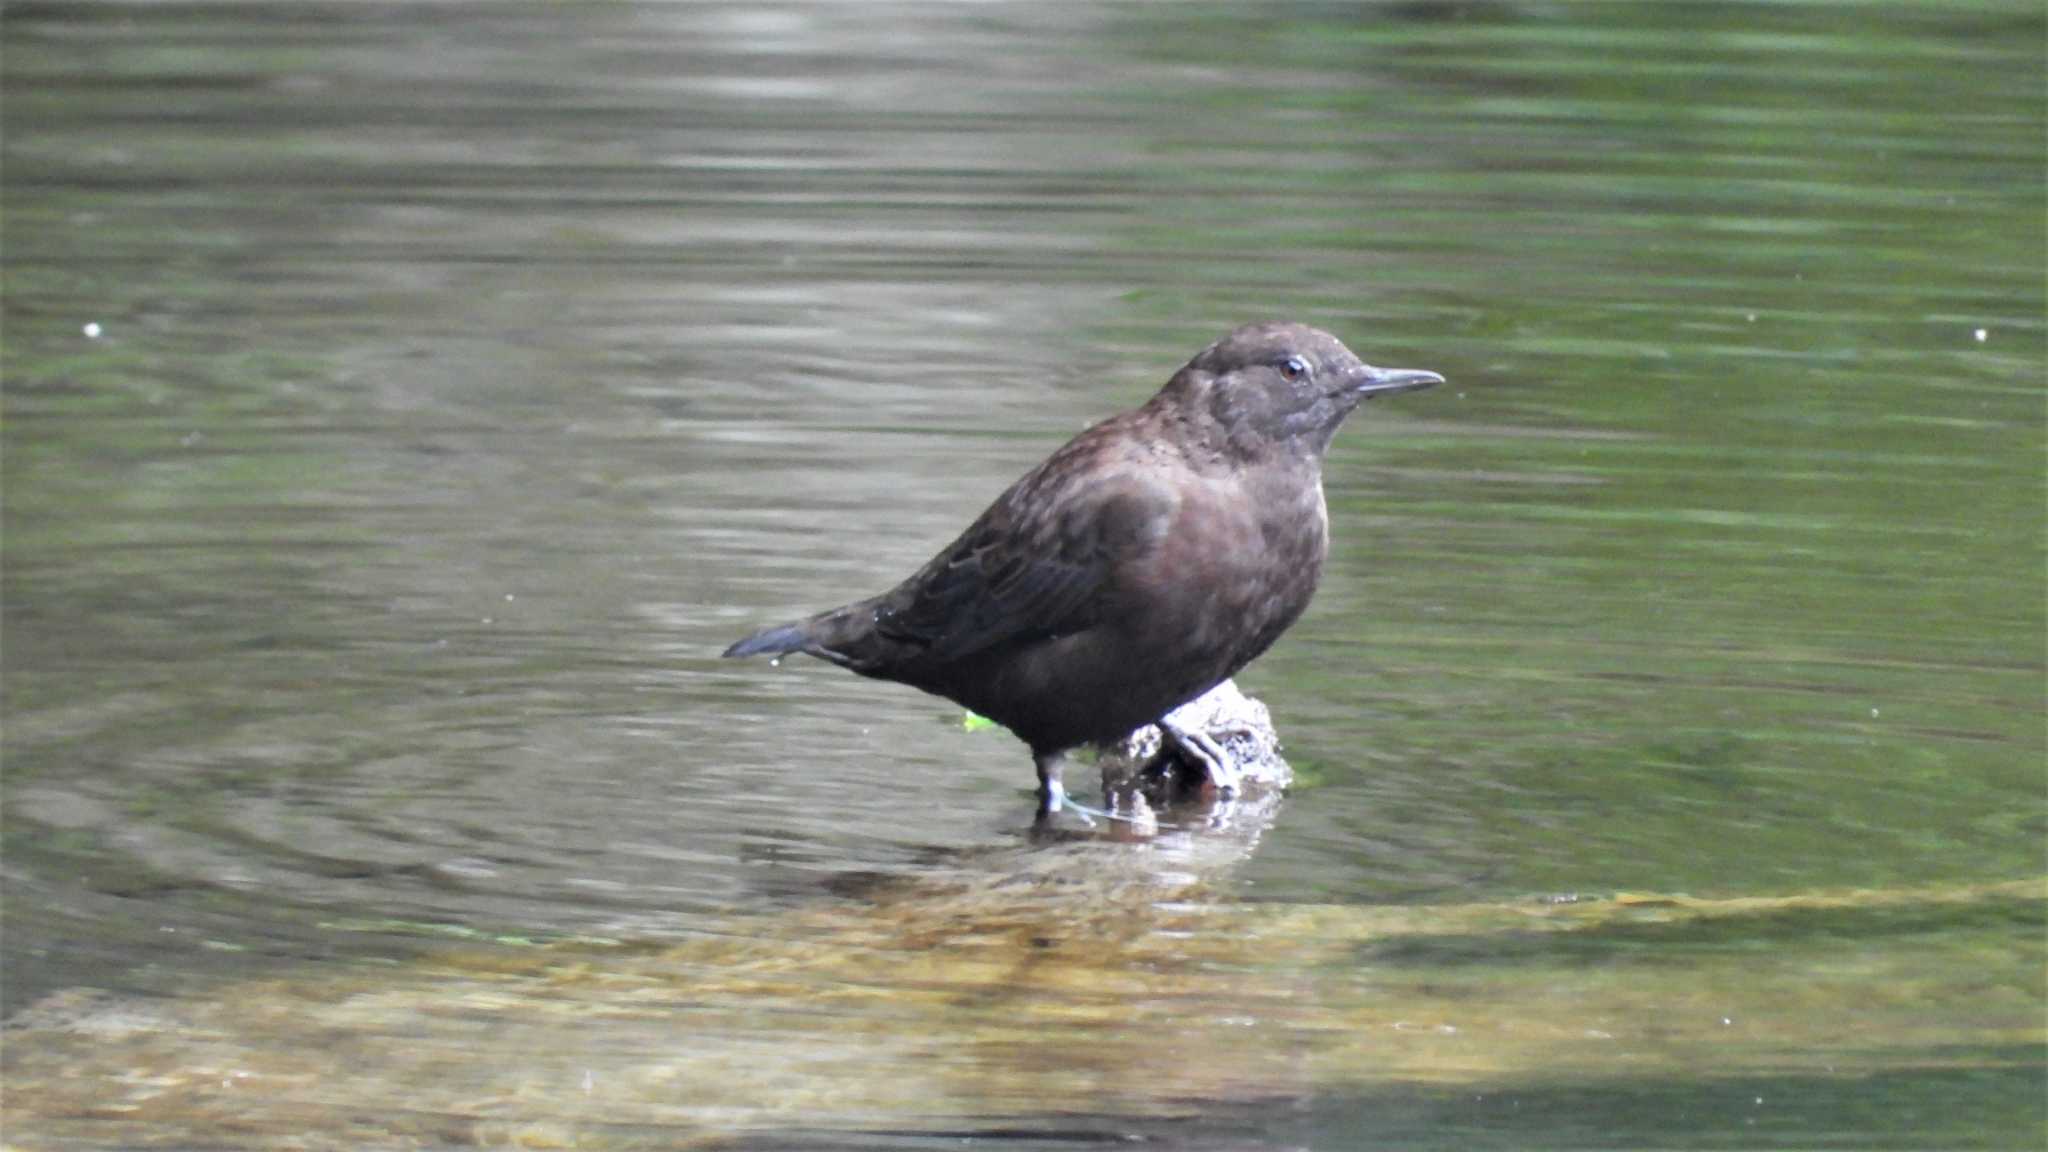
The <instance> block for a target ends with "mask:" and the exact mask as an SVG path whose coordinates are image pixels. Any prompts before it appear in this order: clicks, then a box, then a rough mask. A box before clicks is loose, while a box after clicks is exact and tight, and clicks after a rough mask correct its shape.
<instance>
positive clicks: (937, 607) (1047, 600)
mask: <svg viewBox="0 0 2048 1152" xmlns="http://www.w3.org/2000/svg"><path fill="white" fill-rule="evenodd" d="M1048 463H1050V462H1048ZM1059 475H1060V473H1059V470H1058V469H1052V470H1050V472H1049V473H1047V472H1046V471H1045V470H1041V473H1040V474H1035V475H1034V476H1031V477H1026V479H1025V480H1024V481H1021V482H1020V483H1019V484H1018V485H1017V487H1016V488H1013V489H1011V490H1010V491H1009V492H1007V493H1005V494H1004V495H1003V497H1002V498H1001V499H999V500H998V501H996V503H995V505H994V506H993V507H991V508H990V509H989V510H988V511H987V512H985V513H983V514H982V517H981V519H979V520H977V521H975V522H974V524H973V525H972V526H970V527H969V528H968V529H967V531H966V532H965V533H963V534H962V535H961V536H960V538H959V539H958V540H956V541H954V542H953V543H952V545H951V546H949V547H947V548H946V550H945V551H943V552H941V553H939V555H937V556H936V557H934V558H933V559H932V561H931V563H929V564H927V565H925V567H924V569H923V570H921V571H920V572H918V573H917V575H915V576H913V577H911V578H910V579H909V580H907V581H905V582H904V583H903V584H902V585H901V586H899V587H898V588H897V589H896V590H895V591H894V592H892V593H890V594H889V595H888V596H886V597H884V598H883V601H882V604H881V606H880V607H879V609H878V611H877V619H876V621H875V627H876V630H877V631H878V632H880V633H881V634H882V635H884V636H886V637H887V638H888V639H890V640H891V641H894V642H895V643H898V644H903V645H907V646H911V647H915V648H917V649H921V650H922V655H923V657H924V658H925V659H927V660H931V661H937V662H946V661H952V660H958V659H961V658H963V657H966V656H970V655H973V654H974V653H977V652H981V651H984V650H986V649H989V648H991V647H995V646H997V645H1004V644H1020V643H1031V642H1033V641H1037V640H1048V639H1052V638H1055V637H1058V636H1065V635H1071V634H1073V633H1076V632H1080V631H1084V630H1086V629H1088V628H1090V627H1093V626H1094V625H1095V624H1096V623H1098V622H1099V621H1100V620H1101V619H1102V618H1104V616H1105V615H1106V614H1108V613H1111V612H1114V611H1115V610H1116V604H1115V596H1114V589H1113V587H1112V586H1111V585H1112V579H1113V573H1114V571H1115V569H1116V568H1117V566H1119V565H1122V564H1128V563H1133V562H1138V561H1142V560H1143V558H1144V557H1145V555H1146V554H1148V553H1149V552H1150V551H1151V550H1152V549H1156V548H1158V547H1159V545H1160V543H1161V542H1162V541H1163V540H1164V539H1165V537H1166V532H1167V529H1168V527H1169V526H1170V525H1171V524H1172V521H1173V516H1174V511H1175V509H1176V507H1177V505H1178V503H1179V497H1178V495H1177V494H1176V493H1175V492H1174V491H1173V490H1172V489H1171V488H1170V487H1169V486H1166V485H1163V484H1159V483H1156V482H1148V481H1147V480H1146V479H1145V478H1143V477H1142V476H1141V475H1132V474H1125V475H1122V476H1116V477H1107V478H1104V477H1097V478H1094V479H1092V480H1090V481H1089V482H1088V483H1087V484H1086V485H1085V486H1078V485H1075V484H1064V485H1058V487H1059V488H1063V489H1064V490H1050V489H1053V488H1054V485H1053V484H1049V483H1033V481H1034V480H1039V479H1041V477H1043V479H1045V480H1049V481H1050V480H1056V479H1057V478H1058V477H1059Z"/></svg>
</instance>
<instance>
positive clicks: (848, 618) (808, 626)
mask: <svg viewBox="0 0 2048 1152" xmlns="http://www.w3.org/2000/svg"><path fill="white" fill-rule="evenodd" d="M873 640H874V603H873V602H872V601H868V600H863V601H861V602H860V603H858V604H848V605H847V606H846V607H844V608H834V609H833V610H831V611H830V612H820V613H818V614H817V615H816V616H813V617H811V618H810V619H808V620H798V621H797V622H796V623H794V624H778V625H776V626H775V627H773V628H763V629H761V630H760V631H759V632H756V633H754V634H753V635H752V636H749V637H747V638H746V639H744V640H741V641H739V642H738V643H736V644H734V645H733V646H732V647H730V648H727V649H726V650H725V655H727V656H735V657H737V656H782V655H786V654H788V653H790V652H803V653H807V654H809V655H812V656H816V657H817V658H819V659H820V660H830V661H831V662H832V663H834V664H837V665H839V666H841V667H843V668H852V669H854V670H856V671H858V670H859V669H860V668H861V666H862V665H863V664H864V663H865V659H866V657H867V656H868V655H869V653H868V651H867V649H869V648H870V647H872V645H873Z"/></svg>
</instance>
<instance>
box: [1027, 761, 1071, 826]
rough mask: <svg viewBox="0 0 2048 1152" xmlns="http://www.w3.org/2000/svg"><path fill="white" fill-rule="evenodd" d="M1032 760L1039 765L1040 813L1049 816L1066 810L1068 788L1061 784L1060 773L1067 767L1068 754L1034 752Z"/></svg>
mask: <svg viewBox="0 0 2048 1152" xmlns="http://www.w3.org/2000/svg"><path fill="white" fill-rule="evenodd" d="M1031 759H1032V760H1033V761H1034V762H1035V763H1036V764H1037V765H1038V811H1039V812H1040V813H1041V814H1047V813H1052V812H1057V811H1059V810H1060V809H1062V808H1065V807H1066V806H1067V786H1066V785H1065V784H1063V783H1061V782H1060V773H1061V772H1062V771H1063V770H1064V769H1065V768H1066V766H1067V758H1066V754H1065V753H1064V752H1033V753H1032V754H1031Z"/></svg>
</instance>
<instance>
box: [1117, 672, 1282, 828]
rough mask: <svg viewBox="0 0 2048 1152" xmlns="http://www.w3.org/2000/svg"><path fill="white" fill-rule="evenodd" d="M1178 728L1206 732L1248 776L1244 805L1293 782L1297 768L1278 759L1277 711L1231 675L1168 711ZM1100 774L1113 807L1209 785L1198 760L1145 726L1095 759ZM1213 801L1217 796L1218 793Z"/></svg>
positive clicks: (1162, 801)
mask: <svg viewBox="0 0 2048 1152" xmlns="http://www.w3.org/2000/svg"><path fill="white" fill-rule="evenodd" d="M1167 719H1168V720H1169V721H1170V722H1172V723H1174V724H1176V725H1179V726H1184V727H1187V728H1192V729H1194V730H1196V731H1198V732H1202V733H1205V734H1207V735H1208V737H1209V738H1210V739H1211V740H1214V741H1215V742H1216V743H1217V745H1219V746H1220V747H1221V748H1222V749H1223V750H1224V751H1225V752H1227V753H1228V754H1229V755H1230V757H1231V759H1232V761H1233V762H1234V763H1235V764H1236V766H1237V769H1238V771H1239V772H1241V773H1243V776H1244V795H1243V796H1241V797H1238V800H1239V801H1240V802H1244V801H1260V800H1268V801H1270V800H1275V799H1277V798H1278V796H1279V794H1280V793H1281V792H1283V791H1285V790H1286V788H1287V786H1288V785H1289V784H1291V783H1293V782H1294V770H1293V769H1292V768H1289V767H1288V766H1287V761H1286V760H1285V759H1283V758H1281V756H1280V734H1279V733H1278V732H1276V731H1275V730H1274V728H1273V717H1272V714H1271V713H1269V712H1268V711H1267V710H1266V706H1265V705H1264V704H1262V703H1260V702H1259V701H1258V700H1257V699H1255V698H1253V697H1250V696H1247V695H1245V694H1244V693H1243V692H1241V691H1239V690H1238V687H1237V684H1236V682H1235V681H1231V680H1225V681H1224V682H1223V683H1221V684H1218V685H1217V686H1216V687H1214V688H1211V689H1210V690H1209V691H1208V692H1207V693H1205V694H1203V695H1201V696H1197V697H1195V698H1194V699H1193V700H1190V701H1188V702H1187V703H1185V704H1183V705H1181V706H1180V707H1178V708H1176V709H1174V710H1173V711H1172V712H1170V713H1168V715H1167ZM1096 765H1097V767H1099V768H1100V769H1101V771H1102V792H1103V797H1104V800H1105V802H1107V803H1108V804H1109V805H1110V806H1111V807H1112V808H1121V809H1127V810H1129V809H1136V810H1139V811H1144V812H1149V811H1150V810H1151V809H1154V808H1160V807H1177V806H1180V805H1184V804H1186V803H1188V802H1190V801H1194V800H1198V799H1201V798H1203V787H1204V785H1205V784H1206V780H1205V778H1204V775H1203V772H1202V769H1201V767H1200V766H1199V765H1196V764H1193V763H1191V762H1189V761H1188V760H1187V759H1186V758H1185V757H1183V756H1182V755H1181V754H1180V753H1179V751H1178V750H1177V749H1175V748H1173V747H1172V746H1171V745H1169V744H1168V743H1167V742H1166V740H1165V738H1164V737H1163V736H1162V735H1161V733H1160V731H1159V727H1158V726H1157V725H1153V724H1147V725H1146V726H1145V727H1143V728H1140V729H1138V730H1137V731H1135V732H1133V733H1131V734H1130V735H1129V736H1126V737H1124V738H1123V739H1122V740H1121V741H1119V742H1117V743H1116V744H1114V745H1111V746H1110V747H1107V748H1104V749H1103V750H1102V751H1101V754H1100V755H1099V756H1098V757H1097V758H1096ZM1212 798H1213V797H1212Z"/></svg>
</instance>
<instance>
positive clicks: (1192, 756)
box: [1159, 720, 1244, 799]
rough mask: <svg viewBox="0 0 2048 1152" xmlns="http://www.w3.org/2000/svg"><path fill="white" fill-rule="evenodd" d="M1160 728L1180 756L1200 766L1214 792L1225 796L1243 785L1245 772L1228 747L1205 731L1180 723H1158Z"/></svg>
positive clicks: (1227, 796) (1232, 793) (1230, 795)
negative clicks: (1214, 789)
mask: <svg viewBox="0 0 2048 1152" xmlns="http://www.w3.org/2000/svg"><path fill="white" fill-rule="evenodd" d="M1159 730H1160V731H1161V732H1163V733H1165V734H1166V738H1167V739H1169V740H1171V741H1173V744H1174V747H1176V748H1178V749H1179V750H1180V752H1181V755H1183V756H1186V757H1187V758H1188V759H1189V760H1192V761H1194V762H1195V763H1196V764H1197V765H1200V766H1201V769H1202V772H1203V774H1204V775H1206V776H1208V778H1209V783H1211V784H1214V785H1215V786H1216V795H1218V796H1220V797H1223V798H1225V799H1228V798H1230V797H1232V796H1235V795H1237V794H1238V793H1239V792H1241V791H1242V790H1243V788H1244V773H1243V772H1240V771H1239V770H1238V767H1237V762H1236V761H1235V760H1234V759H1232V758H1231V755H1230V752H1229V750H1228V749H1226V748H1224V747H1223V745H1221V744H1219V743H1217V742H1216V740H1215V738H1214V737H1212V736H1210V735H1209V734H1208V733H1207V732H1200V731H1197V730H1195V729H1193V728H1188V727H1185V726H1183V725H1180V724H1171V723H1168V722H1166V721H1164V720H1162V721H1160V722H1159Z"/></svg>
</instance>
